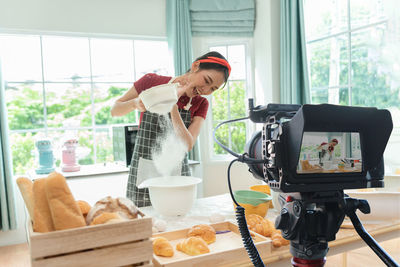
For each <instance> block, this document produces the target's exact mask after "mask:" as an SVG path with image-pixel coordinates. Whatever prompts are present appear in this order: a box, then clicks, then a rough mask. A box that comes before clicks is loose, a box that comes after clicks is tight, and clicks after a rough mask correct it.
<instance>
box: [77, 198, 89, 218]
mask: <svg viewBox="0 0 400 267" xmlns="http://www.w3.org/2000/svg"><path fill="white" fill-rule="evenodd" d="M76 203H77V204H78V206H79V209H80V210H81V212H82V215H83V217H84V218H85V219H86V216H87V214H88V213H89V211H90V209H91V208H92V207H91V206H90V205H89V203H87V202H86V201H83V200H78V201H76Z"/></svg>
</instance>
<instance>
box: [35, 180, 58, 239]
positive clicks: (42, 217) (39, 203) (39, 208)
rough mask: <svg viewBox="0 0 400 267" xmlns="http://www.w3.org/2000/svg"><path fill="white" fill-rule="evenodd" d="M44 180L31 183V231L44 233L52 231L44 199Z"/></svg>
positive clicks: (46, 203) (47, 205)
mask: <svg viewBox="0 0 400 267" xmlns="http://www.w3.org/2000/svg"><path fill="white" fill-rule="evenodd" d="M46 179H47V178H41V179H37V180H35V181H34V182H33V200H34V201H33V202H34V209H33V231H35V232H40V233H46V232H51V231H54V225H53V220H52V218H51V212H50V208H49V204H48V202H47V197H46Z"/></svg>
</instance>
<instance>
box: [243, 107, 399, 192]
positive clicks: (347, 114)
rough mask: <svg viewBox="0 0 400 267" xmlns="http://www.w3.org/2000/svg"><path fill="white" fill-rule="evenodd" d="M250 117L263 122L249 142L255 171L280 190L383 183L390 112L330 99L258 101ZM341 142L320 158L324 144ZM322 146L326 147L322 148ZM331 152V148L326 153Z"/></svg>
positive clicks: (378, 184) (295, 190)
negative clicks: (256, 161) (326, 101)
mask: <svg viewBox="0 0 400 267" xmlns="http://www.w3.org/2000/svg"><path fill="white" fill-rule="evenodd" d="M249 118H250V120H252V121H253V122H255V123H263V124H264V126H263V130H262V132H259V133H257V134H255V135H254V136H253V137H252V139H251V140H250V141H249V142H248V144H247V146H246V152H247V153H248V154H249V156H250V157H251V158H256V159H261V158H263V159H265V162H264V163H260V164H249V167H250V171H251V172H252V173H253V175H254V176H255V177H256V178H258V179H261V180H264V181H265V182H268V184H269V186H270V187H271V188H272V189H274V190H278V191H281V192H313V191H333V190H343V189H356V188H369V187H383V186H384V182H383V177H384V165H383V152H384V151H385V147H386V144H387V142H388V140H389V137H390V134H391V131H392V128H393V123H392V119H391V115H390V112H389V111H387V110H379V109H376V108H369V107H368V108H367V107H348V106H337V105H329V104H321V105H303V106H299V105H282V104H269V105H267V106H257V107H254V106H253V100H252V99H249ZM331 140H335V141H336V145H335V144H334V147H333V146H331V147H330V148H329V146H328V148H327V149H331V150H332V151H330V152H335V154H336V157H333V158H332V157H331V159H329V158H326V157H325V158H326V160H321V154H322V152H321V151H318V147H320V146H321V144H324V143H325V144H329V142H330V141H331ZM320 150H321V148H320ZM325 153H329V152H325Z"/></svg>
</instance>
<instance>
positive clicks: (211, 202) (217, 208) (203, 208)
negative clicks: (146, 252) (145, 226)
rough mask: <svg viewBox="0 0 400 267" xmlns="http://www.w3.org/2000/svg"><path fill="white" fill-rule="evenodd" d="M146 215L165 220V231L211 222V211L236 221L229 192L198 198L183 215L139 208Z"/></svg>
mask: <svg viewBox="0 0 400 267" xmlns="http://www.w3.org/2000/svg"><path fill="white" fill-rule="evenodd" d="M140 210H141V211H142V212H144V213H145V214H146V215H147V216H150V217H153V219H155V220H157V219H162V220H164V221H166V222H167V229H166V231H172V230H177V229H183V228H190V227H192V226H193V225H196V224H202V223H207V224H209V223H211V221H210V216H211V214H213V213H217V214H220V215H223V216H224V218H225V220H226V221H232V222H235V223H236V218H235V210H234V207H233V202H232V199H231V196H230V194H223V195H217V196H212V197H206V198H199V199H196V201H195V202H194V204H193V207H192V209H191V210H190V212H189V213H188V214H186V215H185V216H175V217H169V216H168V217H167V216H162V215H160V214H158V213H157V212H156V211H155V210H154V209H153V207H143V208H140ZM270 216H272V217H275V210H268V215H267V217H270Z"/></svg>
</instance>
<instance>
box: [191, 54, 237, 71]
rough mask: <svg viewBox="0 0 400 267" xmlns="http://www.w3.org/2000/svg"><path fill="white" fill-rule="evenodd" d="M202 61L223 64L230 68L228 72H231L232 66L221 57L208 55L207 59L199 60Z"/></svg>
mask: <svg viewBox="0 0 400 267" xmlns="http://www.w3.org/2000/svg"><path fill="white" fill-rule="evenodd" d="M197 61H198V62H200V63H216V64H219V65H222V66H224V67H226V68H227V69H228V74H229V75H230V74H231V66H230V65H229V63H228V61H226V60H225V59H222V58H219V57H207V58H205V59H199V60H197Z"/></svg>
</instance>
